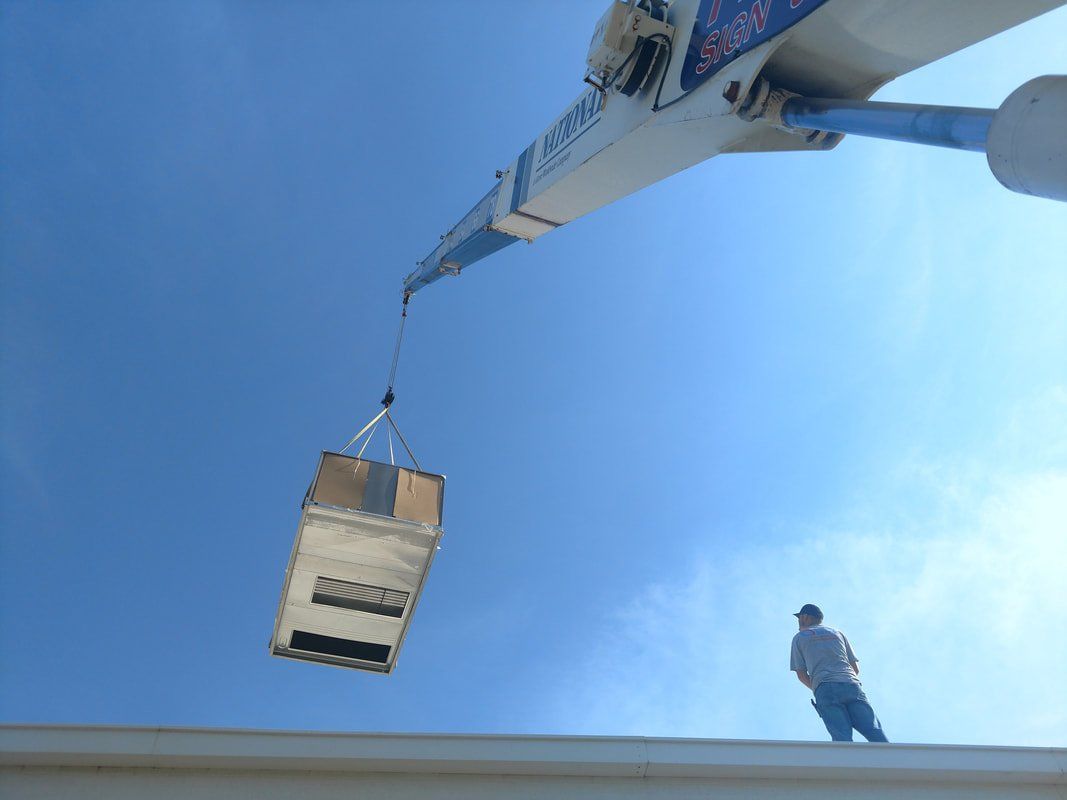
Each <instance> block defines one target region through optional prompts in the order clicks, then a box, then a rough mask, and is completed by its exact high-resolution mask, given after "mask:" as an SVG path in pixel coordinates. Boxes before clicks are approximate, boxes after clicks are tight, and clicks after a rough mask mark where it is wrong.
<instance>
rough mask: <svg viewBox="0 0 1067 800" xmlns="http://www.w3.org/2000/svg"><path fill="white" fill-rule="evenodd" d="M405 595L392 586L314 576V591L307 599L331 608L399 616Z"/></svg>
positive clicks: (400, 615) (405, 603) (402, 609)
mask: <svg viewBox="0 0 1067 800" xmlns="http://www.w3.org/2000/svg"><path fill="white" fill-rule="evenodd" d="M409 596H410V595H409V594H408V592H401V591H397V590H396V589H383V588H382V587H380V586H368V585H367V584H364V583H351V582H349V581H339V580H337V579H336V578H323V577H318V578H315V591H314V593H313V594H312V595H311V602H312V603H319V604H320V605H324V606H334V607H335V608H349V609H352V610H353V611H367V612H369V613H371V614H382V615H383V616H386V617H402V616H404V606H406V605H407V602H408V597H409Z"/></svg>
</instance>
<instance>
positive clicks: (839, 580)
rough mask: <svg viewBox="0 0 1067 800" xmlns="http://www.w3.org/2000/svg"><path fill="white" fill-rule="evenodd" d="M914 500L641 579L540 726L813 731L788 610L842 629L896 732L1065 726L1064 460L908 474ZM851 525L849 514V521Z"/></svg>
mask: <svg viewBox="0 0 1067 800" xmlns="http://www.w3.org/2000/svg"><path fill="white" fill-rule="evenodd" d="M908 472H909V473H910V478H907V479H905V480H904V484H905V485H904V486H903V487H901V488H900V489H898V494H900V495H901V497H900V498H898V499H905V497H907V498H910V500H911V501H913V505H912V507H914V502H919V503H920V504H921V506H922V508H923V512H922V513H919V514H912V515H911V517H910V518H908V517H906V516H904V515H899V514H898V515H892V514H890V515H886V514H879V513H878V509H883V510H884V509H886V508H889V507H891V506H892V504H893V498H881V499H879V500H878V501H877V502H875V501H872V502H871V505H870V507H868V508H867V509H859V513H856V514H854V515H853V521H851V522H849V523H848V524H842V525H834V526H830V528H829V529H827V530H816V529H810V530H807V531H804V532H802V533H801V535H800V539H799V540H798V543H796V544H793V545H789V546H775V547H771V546H767V547H757V548H751V547H749V548H744V549H741V548H739V549H738V550H736V551H735V552H733V553H730V552H729V551H728V550H726V549H725V548H723V547H722V546H721V543H722V542H724V541H728V536H725V535H723V532H718V534H719V535H717V536H716V537H715V539H716V541H717V542H719V543H720V546H717V547H716V549H715V551H714V552H708V553H704V554H700V555H698V557H697V559H696V564H697V566H696V567H695V568H693V569H692V571H691V572H689V574H687V575H685V576H684V577H682V578H680V579H679V581H678V583H677V584H672V585H666V584H661V585H653V586H649V587H647V589H646V590H645V591H644V592H643V594H642V595H641V597H640V598H639V599H638V600H636V601H635V602H633V603H632V604H631V605H629V606H628V607H626V608H625V609H623V610H622V611H621V612H620V613H619V614H618V618H617V619H614V620H610V621H609V622H607V623H606V624H605V626H604V632H603V633H602V634H601V635H600V637H599V639H597V640H595V641H594V644H593V647H592V650H591V655H590V656H589V658H588V659H587V661H586V662H585V663H584V664H583V665H582V666H581V667H580V668H579V670H578V671H577V672H576V674H575V676H574V678H573V679H572V680H571V681H570V682H569V683H565V684H563V685H561V686H560V688H559V695H558V698H557V700H558V702H557V703H556V705H555V706H554V708H553V709H552V712H551V713H552V714H553V715H554V719H553V720H552V721H551V722H550V723H549V727H551V728H555V729H566V730H575V729H577V730H578V731H580V732H586V733H617V734H634V735H650V736H656V735H659V736H707V737H735V738H770V739H825V738H826V734H825V731H824V730H823V728H822V726H821V723H820V721H819V720H818V718H817V717H816V715H815V713H814V711H813V710H812V709H811V708H810V706H809V705H808V695H807V693H806V690H805V689H804V688H803V687H802V686H801V685H800V684H799V683H798V682H797V681H796V679H795V678H794V676H793V675H792V674H791V673H789V672H788V646H789V640H790V638H791V637H792V634H793V632H794V623H793V618H792V617H791V616H789V613H790V612H791V611H795V610H796V608H798V607H799V606H800V604H801V603H804V602H816V603H819V604H820V605H821V606H822V607H823V608H824V610H825V611H826V612H827V622H828V624H831V625H835V626H838V627H840V628H842V629H843V630H845V631H846V632H847V633H848V635H849V637H850V639H851V640H852V643H853V645H854V646H855V648H856V650H857V653H858V655H859V657H860V661H861V668H862V678H863V679H864V681H865V685H866V688H867V690H868V694H869V696H870V697H871V699H872V703H873V704H874V706H875V709H876V711H877V712H878V713H879V715H880V716H881V717H882V721H883V724H884V725H885V727H886V730H887V732H888V733H889V736H890V739H891V740H895V741H921V742H954V743H984V744H1005V745H1009V744H1010V745H1050V744H1062V743H1063V741H1064V740H1065V738H1067V685H1065V682H1064V665H1065V664H1067V579H1065V577H1064V576H1067V471H1061V470H1045V471H1042V472H1038V473H1031V474H1025V475H1015V476H1011V477H1001V478H996V479H992V480H990V479H989V478H988V477H983V478H976V477H975V476H976V475H984V474H985V473H983V472H982V471H981V470H959V469H949V468H945V467H941V468H923V469H914V468H913V469H911V470H909V471H908ZM856 520H860V521H856Z"/></svg>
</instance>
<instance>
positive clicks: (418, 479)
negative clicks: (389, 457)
mask: <svg viewBox="0 0 1067 800" xmlns="http://www.w3.org/2000/svg"><path fill="white" fill-rule="evenodd" d="M443 485H444V480H443V479H442V478H441V476H440V475H428V474H426V473H424V472H415V471H414V470H410V469H401V470H400V477H399V479H398V480H397V482H396V503H395V504H394V506H393V516H394V517H397V518H398V519H409V520H412V521H414V522H425V523H426V524H427V525H440V524H441V488H442V486H443Z"/></svg>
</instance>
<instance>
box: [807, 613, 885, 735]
mask: <svg viewBox="0 0 1067 800" xmlns="http://www.w3.org/2000/svg"><path fill="white" fill-rule="evenodd" d="M793 616H794V617H796V618H797V623H798V625H799V626H800V632H799V633H797V635H796V636H794V637H793V647H792V651H791V653H790V656H789V668H790V669H791V670H793V671H794V672H795V673H796V674H797V678H798V679H799V680H800V682H801V683H802V684H804V685H805V686H807V687H808V688H809V689H811V690H812V692H814V693H815V703H814V705H815V710H816V711H818V712H819V716H820V717H822V721H823V722H824V723H825V724H826V730H828V731H829V732H830V738H831V739H833V740H834V741H835V742H851V741H852V729H853V728H855V729H856V730H858V731H859V732H860V733H862V734H863V735H864V736H865V737H866V738H867V741H868V742H888V741H889V740H888V739H886V738H885V733H883V731H882V723H880V722H879V721H878V717H876V716H875V715H874V709H873V708H871V705H870V703H868V702H867V695H865V694H864V693H863V687H862V686H861V685H860V679H859V674H860V665H859V662H858V661H857V660H856V654H855V653H853V652H852V645H850V644H849V643H848V639H846V638H845V634H843V633H841V631H835V630H834V629H833V628H830V627H828V626H826V625H823V624H822V611H820V610H819V607H818V606H815V605H812V604H811V603H807V604H805V605H804V607H803V608H801V609H800V611H798V612H797V613H795V614H794V615H793Z"/></svg>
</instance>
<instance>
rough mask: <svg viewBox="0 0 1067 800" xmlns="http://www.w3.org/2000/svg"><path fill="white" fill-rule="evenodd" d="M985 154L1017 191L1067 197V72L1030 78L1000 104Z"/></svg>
mask: <svg viewBox="0 0 1067 800" xmlns="http://www.w3.org/2000/svg"><path fill="white" fill-rule="evenodd" d="M986 158H988V159H989V168H990V169H991V170H993V174H994V175H996V176H997V180H999V181H1000V182H1001V183H1003V184H1004V185H1005V186H1007V187H1008V188H1009V189H1011V190H1012V191H1015V192H1021V193H1023V194H1032V195H1036V196H1038V197H1048V198H1050V199H1052V200H1064V201H1067V75H1043V76H1042V77H1040V78H1034V79H1033V80H1032V81H1027V82H1026V83H1024V84H1023V85H1022V86H1020V87H1019V88H1018V89H1016V90H1015V91H1014V92H1012V93H1011V95H1009V97H1008V99H1007V100H1005V101H1004V103H1003V104H1002V105H1001V106H1000V108H999V109H997V113H996V114H995V115H994V116H993V123H992V125H990V127H989V138H988V140H987V141H986Z"/></svg>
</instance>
